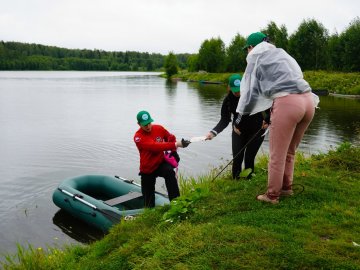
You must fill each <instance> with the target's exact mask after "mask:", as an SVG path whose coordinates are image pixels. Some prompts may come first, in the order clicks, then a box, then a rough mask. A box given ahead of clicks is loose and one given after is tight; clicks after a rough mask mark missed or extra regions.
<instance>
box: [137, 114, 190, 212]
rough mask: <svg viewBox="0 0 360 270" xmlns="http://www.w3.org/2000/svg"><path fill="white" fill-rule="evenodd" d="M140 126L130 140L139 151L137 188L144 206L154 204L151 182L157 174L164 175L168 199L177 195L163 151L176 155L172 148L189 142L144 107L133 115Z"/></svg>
mask: <svg viewBox="0 0 360 270" xmlns="http://www.w3.org/2000/svg"><path fill="white" fill-rule="evenodd" d="M136 119H137V122H138V125H139V126H140V128H139V129H138V130H137V131H136V133H135V135H134V142H135V144H136V147H137V148H138V150H139V154H140V173H139V175H141V191H142V194H143V196H144V206H145V207H154V206H155V183H156V178H157V177H159V176H160V177H163V178H164V179H165V185H166V189H167V191H168V194H169V199H170V201H171V200H173V199H175V198H177V197H179V196H180V191H179V186H178V183H177V179H176V176H175V172H174V168H173V167H172V166H171V165H170V164H169V163H168V162H166V161H165V157H164V151H172V154H173V155H174V156H176V157H177V159H179V156H178V155H177V152H176V149H177V148H178V147H182V148H185V147H187V146H188V145H189V144H190V142H189V141H187V140H184V139H182V140H181V141H176V137H175V136H174V135H173V134H171V133H170V132H169V131H167V130H166V129H165V128H164V127H163V126H161V125H155V124H152V122H153V121H154V120H153V119H152V118H151V116H150V114H149V113H148V112H147V111H140V112H139V113H138V114H137V116H136Z"/></svg>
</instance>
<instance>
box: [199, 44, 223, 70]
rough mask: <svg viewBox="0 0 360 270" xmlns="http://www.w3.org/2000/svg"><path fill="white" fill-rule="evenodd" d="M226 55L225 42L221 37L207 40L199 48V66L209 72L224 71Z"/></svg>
mask: <svg viewBox="0 0 360 270" xmlns="http://www.w3.org/2000/svg"><path fill="white" fill-rule="evenodd" d="M225 57H226V53H225V44H224V42H223V41H222V40H221V38H220V37H218V38H212V39H210V40H205V41H204V42H203V43H202V44H201V47H200V49H199V54H198V63H199V68H200V69H203V70H205V71H208V72H224V71H225Z"/></svg>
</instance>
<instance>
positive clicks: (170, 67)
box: [164, 52, 178, 79]
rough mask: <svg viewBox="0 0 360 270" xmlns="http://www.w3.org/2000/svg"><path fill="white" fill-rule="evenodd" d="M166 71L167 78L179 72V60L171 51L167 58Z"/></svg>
mask: <svg viewBox="0 0 360 270" xmlns="http://www.w3.org/2000/svg"><path fill="white" fill-rule="evenodd" d="M164 67H165V72H166V76H167V78H168V79H169V78H171V76H172V75H175V74H176V73H177V72H178V62H177V58H176V55H175V54H174V53H173V52H170V53H169V54H168V55H167V56H166V58H165V63H164Z"/></svg>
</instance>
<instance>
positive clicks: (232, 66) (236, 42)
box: [226, 34, 247, 72]
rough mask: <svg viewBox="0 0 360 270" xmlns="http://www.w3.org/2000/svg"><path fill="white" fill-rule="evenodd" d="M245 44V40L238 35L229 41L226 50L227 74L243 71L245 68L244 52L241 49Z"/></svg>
mask: <svg viewBox="0 0 360 270" xmlns="http://www.w3.org/2000/svg"><path fill="white" fill-rule="evenodd" d="M245 44H246V39H245V38H244V37H242V36H241V35H240V34H236V36H235V37H234V38H233V40H232V41H231V43H230V45H229V47H228V48H227V50H226V70H227V71H229V72H238V71H244V70H245V67H246V55H247V53H246V51H245V50H243V47H244V46H245Z"/></svg>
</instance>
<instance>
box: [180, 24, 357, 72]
mask: <svg viewBox="0 0 360 270" xmlns="http://www.w3.org/2000/svg"><path fill="white" fill-rule="evenodd" d="M260 31H261V32H263V33H265V34H267V35H268V36H269V38H270V42H271V43H273V44H274V45H275V46H276V47H279V48H283V49H285V50H286V51H287V52H288V53H289V54H290V55H292V56H293V57H294V58H295V59H296V60H297V62H298V63H299V65H300V66H301V68H302V69H303V70H329V71H344V72H359V71H360V19H359V17H357V18H355V19H354V20H353V21H352V22H351V23H350V24H349V26H348V27H347V28H346V29H345V30H344V32H342V33H341V34H338V33H335V34H333V35H331V36H330V35H329V32H328V30H327V29H325V27H324V26H323V25H322V24H321V23H319V22H317V21H316V20H314V19H311V20H304V21H303V22H302V23H301V24H300V25H299V27H298V29H297V30H296V31H295V32H294V33H293V34H292V35H290V36H288V33H287V28H286V27H285V26H284V25H281V26H280V27H278V26H277V25H276V24H275V23H274V22H270V23H269V24H268V25H267V27H266V28H264V29H261V30H260ZM249 34H250V33H249ZM245 43H246V38H245V37H243V36H241V35H240V34H237V35H236V36H235V37H234V38H233V40H232V41H231V43H230V45H229V46H228V47H225V44H224V42H223V41H222V40H221V38H220V37H218V38H211V39H208V40H205V41H204V42H203V43H202V44H201V46H200V49H199V52H198V53H197V54H194V55H191V56H190V57H189V59H188V62H187V66H188V70H189V71H198V70H204V71H207V72H238V71H244V70H245V67H246V55H247V52H246V51H244V50H243V47H244V45H245Z"/></svg>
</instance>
